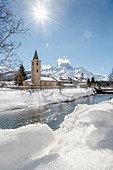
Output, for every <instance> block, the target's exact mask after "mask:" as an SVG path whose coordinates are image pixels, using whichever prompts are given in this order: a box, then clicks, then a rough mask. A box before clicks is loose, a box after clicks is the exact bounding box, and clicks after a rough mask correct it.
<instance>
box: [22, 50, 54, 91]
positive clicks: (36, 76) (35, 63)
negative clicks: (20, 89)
mask: <svg viewBox="0 0 113 170" xmlns="http://www.w3.org/2000/svg"><path fill="white" fill-rule="evenodd" d="M23 86H37V87H39V88H40V87H42V88H43V87H55V86H57V81H56V80H55V79H54V78H52V77H41V60H39V57H38V54H37V51H36V50H35V54H34V57H33V60H32V61H31V79H28V80H25V81H24V82H23Z"/></svg>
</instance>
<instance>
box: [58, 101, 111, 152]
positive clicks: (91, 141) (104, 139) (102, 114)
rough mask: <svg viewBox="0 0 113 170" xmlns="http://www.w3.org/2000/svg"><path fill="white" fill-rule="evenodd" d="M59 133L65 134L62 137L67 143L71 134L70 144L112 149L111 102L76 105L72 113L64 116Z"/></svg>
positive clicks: (95, 148)
mask: <svg viewBox="0 0 113 170" xmlns="http://www.w3.org/2000/svg"><path fill="white" fill-rule="evenodd" d="M59 133H60V135H61V136H63V135H64V134H65V137H66V138H64V137H63V138H64V139H65V140H67V141H66V142H67V143H70V139H69V138H68V136H72V138H73V140H72V143H71V145H72V144H73V145H75V144H76V145H78V144H79V145H85V146H86V147H87V148H90V149H93V150H98V149H110V150H113V103H112V102H109V101H107V102H102V103H100V104H96V105H86V104H85V105H78V106H77V107H76V108H75V110H74V112H73V113H72V114H70V115H68V116H66V117H65V120H64V122H63V123H62V124H61V125H60V129H59V130H58V131H57V134H59ZM61 136H60V137H61ZM75 136H76V137H75ZM65 140H64V141H65Z"/></svg>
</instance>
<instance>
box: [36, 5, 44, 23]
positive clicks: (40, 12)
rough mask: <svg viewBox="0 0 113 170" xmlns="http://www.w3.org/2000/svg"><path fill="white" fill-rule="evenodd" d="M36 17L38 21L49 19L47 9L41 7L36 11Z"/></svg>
mask: <svg viewBox="0 0 113 170" xmlns="http://www.w3.org/2000/svg"><path fill="white" fill-rule="evenodd" d="M34 16H35V18H36V19H37V20H38V21H44V20H46V19H47V10H46V9H45V7H41V6H39V7H38V8H35V10H34Z"/></svg>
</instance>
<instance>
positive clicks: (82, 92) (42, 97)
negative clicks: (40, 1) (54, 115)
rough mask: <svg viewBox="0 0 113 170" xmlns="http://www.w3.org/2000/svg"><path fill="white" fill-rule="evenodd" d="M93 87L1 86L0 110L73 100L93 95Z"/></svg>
mask: <svg viewBox="0 0 113 170" xmlns="http://www.w3.org/2000/svg"><path fill="white" fill-rule="evenodd" d="M92 94H93V91H92V90H91V89H81V88H77V89H76V88H72V89H71V88H70V89H62V91H61V94H60V92H59V89H54V90H53V89H49V90H12V89H9V88H0V111H3V110H9V109H16V108H28V107H38V106H43V105H47V104H51V103H57V102H61V101H71V100H73V99H76V98H79V97H83V96H88V95H92Z"/></svg>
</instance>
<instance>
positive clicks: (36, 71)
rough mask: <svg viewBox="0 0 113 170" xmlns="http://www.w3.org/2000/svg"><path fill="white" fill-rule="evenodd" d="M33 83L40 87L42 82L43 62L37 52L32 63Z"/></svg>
mask: <svg viewBox="0 0 113 170" xmlns="http://www.w3.org/2000/svg"><path fill="white" fill-rule="evenodd" d="M31 81H32V83H33V84H34V85H35V86H40V81H41V60H39V58H38V54H37V51H36V50H35V54H34V57H33V60H32V61H31Z"/></svg>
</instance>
